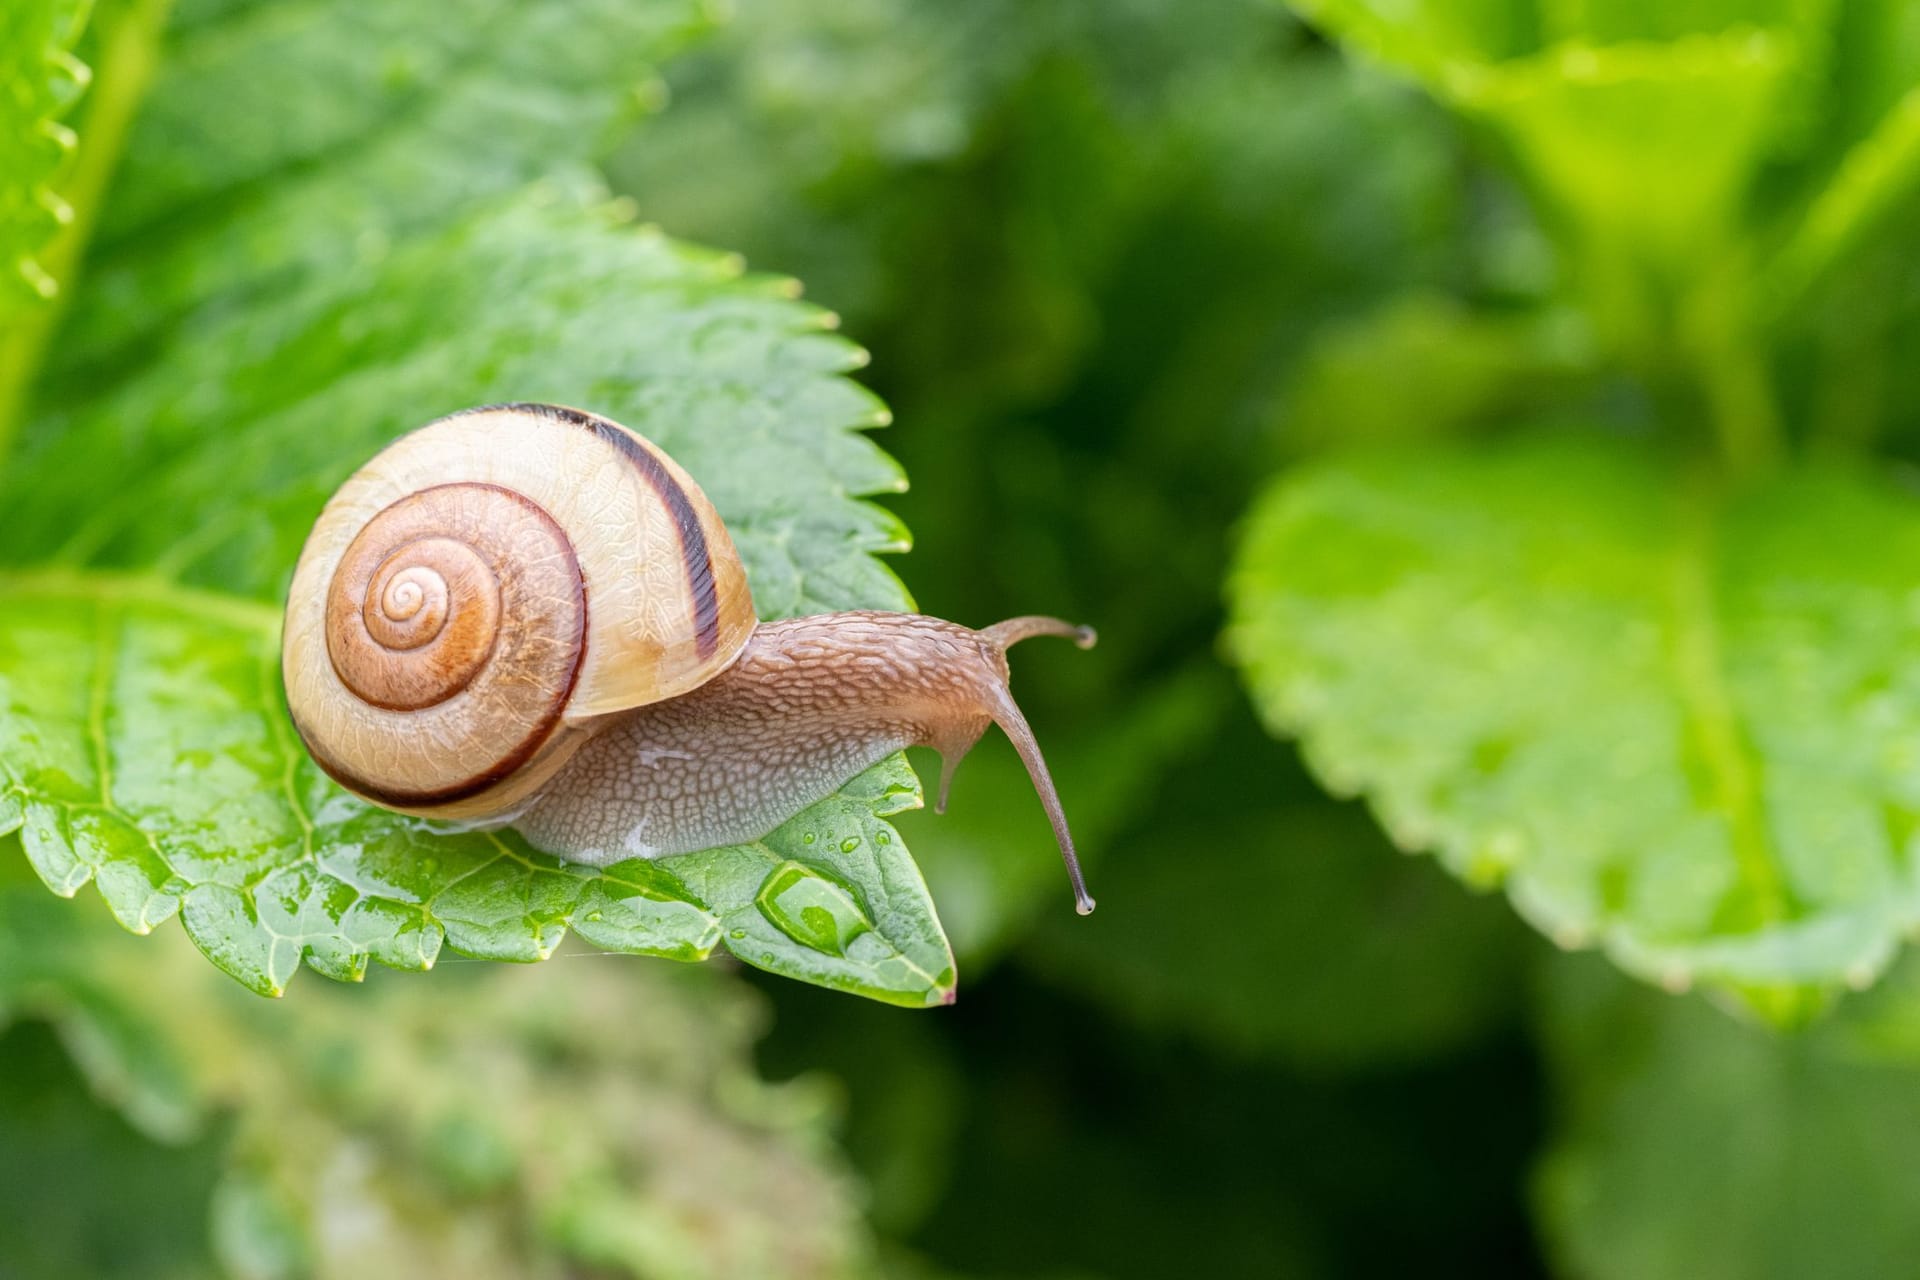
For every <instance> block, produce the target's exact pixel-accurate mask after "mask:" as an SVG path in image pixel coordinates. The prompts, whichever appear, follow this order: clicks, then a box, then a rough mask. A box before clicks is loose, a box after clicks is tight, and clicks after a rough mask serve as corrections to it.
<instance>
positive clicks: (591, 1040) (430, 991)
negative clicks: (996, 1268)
mask: <svg viewBox="0 0 1920 1280" xmlns="http://www.w3.org/2000/svg"><path fill="white" fill-rule="evenodd" d="M8 843H11V842H8ZM5 852H6V854H7V856H8V857H12V856H13V853H12V850H11V849H8V850H5ZM28 943H31V944H32V945H31V946H29V945H27V944H28ZM572 959H574V960H576V961H577V963H572V964H557V963H556V964H554V965H544V966H538V967H534V968H499V967H492V966H488V967H484V968H476V969H469V970H468V971H466V972H464V973H461V974H447V975H443V976H442V977H440V978H438V979H436V980H435V981H432V982H424V981H421V980H417V979H407V978H402V977H397V976H393V977H389V978H387V979H385V980H382V981H380V982H377V983H375V984H372V985H371V987H370V988H369V989H366V990H356V991H352V992H344V991H315V992H312V993H309V996H308V998H306V999H302V1000H299V1001H288V1002H284V1003H279V1004H272V1003H268V1002H265V1001H257V1000H252V999H250V998H248V997H247V996H245V995H244V994H242V993H240V992H239V990H238V988H235V987H234V986H233V985H232V984H231V983H228V982H226V981H225V980H224V979H222V978H220V977H218V976H217V975H215V974H214V973H213V971H212V970H210V969H208V968H207V967H206V965H205V964H203V963H201V962H200V960H199V959H198V958H197V957H196V956H194V955H193V953H192V951H191V950H190V949H189V948H188V947H187V946H186V945H185V944H184V943H183V942H181V941H180V940H179V938H178V937H177V935H175V936H169V937H166V938H163V939H150V940H144V941H135V940H133V939H131V938H128V937H126V936H125V935H123V934H120V933H119V931H118V930H115V929H114V928H112V926H111V925H109V924H107V922H106V920H105V919H104V916H103V915H102V914H101V913H98V911H97V908H95V906H94V905H93V904H90V903H89V904H84V905H81V906H77V907H74V906H67V905H65V904H54V903H53V902H52V901H51V900H50V899H48V898H47V897H46V896H45V895H44V894H42V893H40V892H39V891H37V890H35V889H32V888H30V887H25V886H18V885H6V886H3V887H0V1019H4V1018H5V1017H6V1016H7V1015H8V1014H11V1015H13V1016H14V1017H24V1016H31V1017H36V1018H41V1019H45V1020H47V1021H49V1022H50V1023H51V1024H52V1026H53V1027H54V1028H55V1029H56V1031H57V1032H58V1033H59V1034H60V1037H61V1039H62V1040H63V1042H65V1043H66V1044H67V1045H68V1046H69V1048H70V1049H74V1048H76V1047H80V1046H85V1045H87V1044H89V1043H90V1042H92V1041H93V1040H94V1039H96V1038H97V1036H96V1032H95V1030H94V1028H96V1027H97V1026H99V1025H100V1024H101V1023H102V1022H107V1023H111V1024H112V1025H113V1026H114V1027H115V1028H116V1033H115V1035H114V1036H113V1038H112V1047H113V1048H114V1049H115V1050H117V1051H118V1053H117V1056H116V1053H99V1052H94V1053H84V1052H76V1053H75V1058H76V1062H77V1065H79V1066H80V1067H81V1068H82V1071H83V1074H84V1075H85V1076H86V1078H87V1080H88V1082H89V1084H90V1085H91V1086H92V1087H93V1089H94V1091H95V1092H96V1094H98V1095H100V1096H101V1098H102V1100H103V1101H106V1102H108V1103H109V1104H110V1105H113V1106H116V1107H119V1108H120V1109H121V1110H122V1111H123V1112H124V1113H125V1114H126V1115H127V1116H128V1118H129V1119H132V1120H133V1121H134V1122H135V1124H136V1125H137V1126H138V1127H140V1128H141V1129H143V1130H145V1131H146V1132H148V1133H149V1134H152V1135H153V1136H155V1137H157V1138H159V1139H160V1140H162V1141H164V1142H166V1143H168V1144H171V1145H178V1144H183V1143H189V1144H191V1145H190V1146H189V1147H188V1150H187V1152H186V1153H183V1154H184V1155H185V1157H186V1158H185V1159H183V1160H182V1163H181V1167H180V1173H181V1174H185V1173H188V1172H190V1171H193V1172H197V1171H198V1169H199V1167H201V1166H203V1165H204V1164H205V1163H206V1157H207V1156H208V1155H209V1154H212V1155H214V1156H215V1157H216V1159H217V1162H218V1165H219V1170H218V1185H217V1186H216V1187H214V1188H213V1189H212V1191H211V1194H210V1196H209V1194H208V1192H207V1190H206V1189H205V1183H204V1182H203V1181H201V1179H200V1178H192V1179H189V1180H186V1186H185V1187H183V1191H185V1192H187V1194H192V1193H193V1192H195V1191H197V1192H198V1194H199V1195H200V1196H202V1197H203V1199H202V1201H201V1204H200V1206H199V1211H200V1213H201V1215H202V1219H201V1221H202V1224H203V1225H202V1231H203V1232H204V1233H205V1234H206V1235H207V1236H210V1238H211V1244H212V1247H213V1250H214V1252H215V1253H216V1254H217V1255H218V1257H219V1258H220V1260H221V1261H222V1262H223V1263H224V1264H225V1268H226V1270H227V1271H228V1273H230V1274H235V1275H258V1274H284V1273H286V1271H287V1269H288V1268H289V1267H291V1268H292V1269H293V1270H294V1271H296V1272H298V1273H301V1274H312V1275H317V1276H338V1275H351V1274H368V1273H385V1272H386V1271H387V1270H388V1269H390V1268H392V1267H395V1266H400V1267H404V1268H406V1269H409V1270H413V1271H417V1272H419V1273H421V1274H442V1273H444V1272H446V1271H447V1270H448V1269H449V1268H450V1267H452V1268H455V1269H457V1270H459V1271H460V1272H461V1273H462V1274H467V1275H475V1276H482V1277H492V1276H501V1277H506V1276H527V1275H545V1274H554V1273H558V1272H561V1271H568V1270H581V1269H591V1270H592V1271H594V1272H595V1274H609V1275H636V1276H660V1275H673V1276H684V1277H689V1278H690V1280H703V1278H705V1277H715V1278H718V1277H725V1276H741V1275H752V1276H768V1277H787V1276H793V1277H799V1276H821V1275H833V1276H841V1275H846V1276H860V1275H864V1274H868V1264H869V1256H870V1249H871V1243H870V1241H869V1240H868V1239H867V1233H866V1231H865V1228H864V1227H863V1225H862V1224H861V1222H860V1217H859V1211H858V1206H857V1203H856V1194H857V1192H856V1187H855V1185H854V1183H853V1181H852V1179H851V1178H850V1177H849V1176H848V1174H847V1172H846V1170H845V1169H844V1168H842V1167H841V1166H840V1164H839V1162H838V1161H837V1160H836V1159H835V1158H834V1157H833V1156H832V1155H831V1148H830V1146H829V1145H828V1142H827V1135H826V1133H825V1124H826V1120H827V1117H828V1098H827V1096H826V1095H825V1093H824V1092H823V1090H822V1089H821V1086H820V1085H819V1084H818V1083H817V1082H814V1081H799V1082H793V1083H787V1084H778V1085H775V1084H768V1083H766V1082H764V1081H762V1080H760V1079H759V1078H757V1077H756V1076H755V1074H754V1072H753V1069H752V1065H751V1063H752V1059H751V1051H752V1045H753V1041H754V1040H755V1039H757V1038H758V1034H759V1032H760V1030H761V1028H762V1027H763V1026H764V1023H765V1017H764V1013H763V1012H762V1011H761V1009H760V1007H759V1005H758V1004H757V1003H756V1002H755V1001H754V999H753V998H752V993H751V992H749V991H747V990H746V989H745V988H744V987H743V985H742V984H740V983H739V982H738V981H736V980H734V979H731V978H728V977H726V976H725V975H722V974H719V973H714V972H701V971H696V970H688V969H680V968H672V967H667V966H656V965H633V964H622V963H619V962H618V961H617V960H610V958H608V957H604V956H594V955H591V954H581V955H575V956H573V957H572ZM16 960H17V961H18V963H15V961H16ZM15 1034H16V1035H17V1034H18V1033H17V1032H16V1033H15ZM17 1069H18V1066H17V1064H16V1063H15V1061H14V1060H13V1058H12V1057H10V1056H9V1057H8V1058H7V1059H6V1062H5V1065H4V1066H3V1067H0V1083H4V1085H5V1086H6V1088H4V1089H0V1094H10V1093H11V1092H12V1091H13V1089H14V1088H16V1087H19V1085H20V1084H21V1083H22V1082H21V1081H20V1080H19V1079H18V1077H17V1076H16V1075H15V1072H16V1070H17ZM130 1076H131V1077H135V1078H138V1077H146V1078H147V1083H146V1085H145V1086H144V1087H145V1089H146V1091H148V1092H153V1091H155V1090H157V1089H161V1088H170V1089H172V1090H174V1091H175V1092H177V1093H178V1094H180V1095H181V1097H182V1100H183V1102H184V1103H185V1105H186V1108H187V1111H186V1115H187V1119H188V1123H187V1124H186V1125H185V1126H184V1127H183V1126H169V1127H166V1128H164V1129H163V1130H161V1131H159V1132H155V1131H154V1129H153V1128H152V1127H151V1126H150V1125H149V1124H148V1123H147V1119H148V1117H147V1116H146V1115H145V1113H143V1112H141V1111H140V1110H138V1109H131V1108H128V1107H126V1106H125V1105H124V1101H125V1100H124V1098H123V1096H122V1095H121V1093H120V1092H119V1083H120V1082H121V1081H122V1080H125V1079H127V1078H129V1077H130ZM423 1082H427V1083H428V1086H430V1087H423ZM502 1099H512V1100H513V1105H511V1106H502V1105H501V1102H502ZM583 1110H584V1111H585V1112H586V1113H588V1114H591V1115H592V1116H593V1117H594V1122H593V1123H592V1124H590V1125H586V1126H584V1127H583V1126H582V1124H581V1121H580V1116H581V1114H582V1112H583ZM36 1136H37V1135H36V1134H35V1133H34V1132H33V1131H31V1130H28V1131H25V1132H21V1133H16V1132H15V1131H14V1130H13V1129H12V1128H9V1129H8V1130H7V1131H5V1132H4V1133H0V1167H6V1168H12V1167H14V1165H15V1162H16V1159H17V1158H21V1157H24V1156H26V1155H27V1154H29V1153H30V1152H32V1151H33V1150H34V1149H35V1148H34V1146H33V1145H32V1144H33V1141H34V1139H35V1137H36ZM210 1148H211V1150H209V1149H210ZM146 1166H158V1160H157V1159H156V1157H155V1155H154V1154H153V1153H151V1152H148V1153H145V1159H144V1163H143V1168H144V1167H146ZM65 1167H67V1164H66V1162H65V1161H54V1162H52V1163H51V1164H50V1165H49V1166H48V1167H47V1168H45V1169H43V1170H41V1176H43V1177H45V1178H47V1179H48V1181H49V1182H51V1183H52V1184H54V1188H55V1189H58V1190H63V1191H65V1192H66V1194H68V1195H73V1196H95V1195H98V1194H102V1193H104V1191H105V1190H106V1189H107V1188H108V1187H110V1186H112V1185H115V1183H116V1182H117V1180H109V1181H102V1182H96V1183H92V1184H88V1185H86V1186H76V1185H70V1184H65V1183H63V1181H62V1179H61V1178H60V1177H59V1172H60V1170H61V1169H63V1168H65ZM176 1176H179V1175H178V1174H177V1175H176ZM182 1199H183V1197H182V1196H181V1195H173V1196H170V1197H168V1198H167V1199H166V1200H164V1201H162V1202H161V1204H163V1205H164V1206H165V1208H166V1209H167V1210H169V1211H172V1212H174V1213H179V1212H181V1211H183V1210H185V1211H189V1212H190V1211H191V1210H192V1208H193V1207H194V1206H193V1205H192V1204H191V1203H185V1204H183V1203H182ZM153 1203H154V1202H153V1201H152V1200H151V1199H142V1200H139V1201H134V1202H131V1203H129V1204H127V1205H125V1206H124V1208H125V1209H126V1210H127V1216H128V1217H129V1218H132V1219H133V1220H134V1221H133V1224H132V1225H133V1226H134V1227H135V1228H136V1229H140V1228H142V1227H145V1226H146V1224H145V1223H144V1222H143V1221H142V1217H143V1215H142V1211H143V1210H146V1211H148V1212H151V1211H152V1210H150V1209H149V1208H148V1206H149V1205H152V1204H153ZM349 1218H350V1219H351V1220H352V1221H353V1222H354V1223H355V1228H354V1229H353V1230H350V1231H343V1230H340V1229H339V1224H340V1223H341V1222H343V1221H346V1220H348V1219H349ZM189 1221H191V1219H189ZM167 1225H169V1226H173V1227H175V1229H176V1234H177V1227H178V1224H177V1223H169V1224H167ZM4 1241H5V1234H4V1233H0V1243H4ZM58 1243H60V1242H58V1241H56V1245H57V1244H58ZM71 1247H72V1246H70V1245H69V1248H71ZM96 1251H97V1252H99V1251H100V1250H96ZM30 1256H31V1255H30ZM55 1257H56V1259H57V1258H58V1254H57V1253H55ZM8 1261H11V1259H0V1265H6V1263H7V1262H8ZM56 1265H57V1264H56ZM69 1265H71V1263H69Z"/></svg>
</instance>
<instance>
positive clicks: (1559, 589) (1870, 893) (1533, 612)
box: [1230, 437, 1920, 1019]
mask: <svg viewBox="0 0 1920 1280" xmlns="http://www.w3.org/2000/svg"><path fill="white" fill-rule="evenodd" d="M1868 549H1871V550H1870V551H1869V550H1868ZM1915 555H1920V509H1916V507H1915V505H1914V503H1913V501H1912V499H1911V498H1910V497H1909V496H1908V495H1907V494H1906V493H1905V492H1904V491H1902V490H1901V489H1899V488H1897V487H1895V486H1893V485H1891V484H1889V483H1887V482H1886V481H1884V480H1881V479H1878V478H1876V477H1874V476H1872V475H1870V474H1867V473H1864V472H1860V471H1854V470H1847V469H1839V468H1832V469H1827V468H1821V469H1809V470H1806V471H1802V472H1798V473H1790V474H1786V475H1783V476H1781V477H1780V478H1779V479H1777V480H1775V481H1773V482H1771V483H1768V484H1765V485H1760V486H1757V487H1755V488H1752V489H1748V490H1739V491H1728V490H1723V489H1721V488H1718V487H1716V485H1715V483H1714V482H1713V481H1712V480H1711V479H1709V478H1708V477H1707V476H1706V475H1705V474H1703V473H1696V472H1693V471H1691V470H1689V469H1688V468H1687V467H1685V466H1683V465H1680V464H1678V463H1677V462H1675V461H1673V460H1672V459H1669V458H1667V457H1665V456H1663V455H1659V454H1656V453H1654V452H1651V451H1647V450H1642V449H1640V448H1638V447H1634V446H1629V445H1626V444H1623V443H1617V442H1616V443H1611V444H1610V443H1607V442H1605V441H1602V440H1594V441H1590V442H1588V443H1584V444H1581V443H1576V442H1574V441H1573V440H1570V439H1561V438H1554V437H1546V438H1544V439H1541V440H1538V441H1535V442H1532V443H1526V444H1518V445H1512V446H1508V447H1504V448H1500V449H1492V450H1487V451H1484V452H1474V453H1456V454H1438V453H1434V454H1418V453H1412V454H1405V455H1399V456H1378V457H1374V458H1370V459H1355V460H1351V461H1346V462H1340V463H1330V464H1327V465H1322V466H1317V467H1313V468H1309V469H1305V470H1303V471H1301V472H1299V473H1296V474H1294V475H1292V476H1289V477H1287V478H1285V479H1283V480H1282V481H1280V482H1279V483H1278V484H1276V485H1275V487H1274V488H1273V490H1272V491H1271V492H1270V493H1269V494H1268V495H1267V497H1266V498H1265V499H1264V500H1263V501H1262V502H1261V504H1260V505H1259V507H1258V510H1257V512H1256V514H1255V515H1254V517H1253V519H1252V523H1251V527H1250V528H1249V530H1248V533H1247V537H1246V541H1245V544H1244V546H1243V548H1242V550H1241V553H1240V557H1239V561H1238V564H1237V567H1236V569H1235V572H1234V574H1233V577H1232V582H1231V587H1230V594H1231V598H1232V603H1233V623H1232V631H1231V636H1230V641H1231V645H1232V649H1233V651H1234V653H1235V655H1236V656H1237V657H1238V659H1239V661H1240V662H1241V663H1242V665H1243V666H1244V667H1245V670H1246V675H1247V679H1248V681H1249V683H1250V684H1251V686H1252V688H1253V691H1254V694H1255V697H1256V700H1257V701H1258V702H1259V704H1260V706H1261V707H1262V709H1263V711H1264V712H1265V714H1266V716H1267V718H1268V720H1269V722H1270V723H1271V725H1272V726H1273V727H1274V728H1275V729H1277V730H1280V731H1283V732H1288V733H1297V734H1299V735H1301V737H1302V739H1303V744H1304V747H1305V751H1306V754H1307V758H1308V761H1309V763H1310V764H1311V765H1312V766H1313V768H1314V770H1315V772H1316V773H1318V774H1319V775H1320V777H1321V778H1322V779H1323V780H1324V781H1325V782H1326V783H1327V784H1328V785H1329V786H1330V787H1332V788H1333V789H1334V790H1336V791H1339V792H1343V793H1352V792H1364V793H1366V794H1367V796H1368V797H1369V798H1370V799H1371V800H1372V802H1373V804H1374V807H1375V809H1376V811H1377V812H1378V813H1379V815H1380V817H1381V818H1382V820H1383V822H1384V823H1385V825H1386V827H1387V829H1388V831H1389V832H1390V833H1392V834H1393V836H1394V837H1395V839H1396V840H1397V842H1398V843H1400V844H1401V845H1402V846H1403V847H1406V848H1409V849H1417V848H1431V849H1433V850H1435V851H1436V852H1437V853H1438V854H1439V856H1440V857H1441V859H1442V861H1443V862H1444V863H1445V864H1446V866H1447V867H1448V868H1449V869H1450V870H1452V871H1453V872H1454V873H1455V874H1457V875H1460V876H1462V877H1463V878H1465V879H1467V880H1468V881H1469V882H1471V883H1473V884H1476V885H1487V884H1492V883H1496V882H1502V881H1504V883H1505V884H1506V886H1507V889H1508V892H1509V894H1510V895H1511V897H1512V898H1513V900H1514V903H1515V905H1516V906H1517V907H1518V908H1519V909H1520V911H1521V913H1522V914H1523V915H1525V916H1526V917H1527V918H1528V919H1529V920H1531V921H1532V922H1533V923H1534V924H1535V925H1536V926H1537V927H1539V928H1540V929H1541V930H1542V931H1544V932H1545V933H1547V934H1548V936H1550V937H1552V938H1553V939H1555V940H1556V941H1558V942H1560V943H1561V944H1562V945H1566V946H1576V945H1583V944H1587V943H1592V942H1595V941H1597V942H1599V943H1601V944H1602V945H1604V946H1605V948H1606V949H1607V951H1608V953H1609V954H1610V955H1612V956H1613V957H1614V958H1615V959H1616V960H1617V961H1619V962H1620V963H1621V964H1622V965H1624V966H1625V967H1626V968H1628V969H1629V970H1631V971H1632V972H1634V973H1637V974H1641V975H1644V976H1646V977H1649V978H1653V979H1656V980H1658V981H1660V982H1663V983H1666V984H1668V985H1672V986H1683V985H1685V984H1687V983H1689V982H1692V981H1695V980H1699V981H1704V982H1709V983H1714V984H1724V985H1727V986H1730V987H1732V988H1734V989H1736V990H1737V991H1739V992H1740V993H1741V994H1743V995H1744V996H1745V997H1746V998H1747V999H1748V1000H1749V1001H1750V1002H1751V1003H1753V1004H1754V1005H1755V1006H1756V1007H1758V1008H1759V1009H1761V1010H1762V1011H1763V1012H1765V1013H1767V1014H1768V1015H1769V1016H1772V1017H1775V1018H1779V1019H1790V1018H1792V1017H1794V1016H1796V1015H1797V1014H1799V1013H1801V1012H1804V1011H1805V1010H1806V1009H1808V1008H1809V1007H1811V1006H1813V1005H1815V1004H1817V1003H1819V1002H1820V1000H1821V999H1822V994H1823V993H1825V992H1828V991H1830V990H1832V989H1833V988H1835V987H1837V986H1838V985H1840V984H1842V983H1850V984H1853V985H1863V984H1866V983H1868V982H1871V981H1872V980H1873V978H1874V977H1875V976H1876V975H1877V974H1878V973H1879V972H1880V971H1881V970H1882V969H1884V968H1885V967H1886V965H1887V963H1888V962H1889V961H1890V960H1891V958H1892V956H1893V954H1894V952H1895V950H1896V949H1897V947H1898V945H1899V941H1900V939H1901V938H1902V937H1903V936H1905V935H1906V934H1907V933H1908V932H1909V931H1910V930H1912V929H1913V927H1914V925H1915V923H1916V921H1920V879H1917V878H1916V875H1915V872H1914V865H1915V864H1914V855H1915V851H1916V848H1917V847H1920V846H1916V844H1915V836H1916V832H1920V825H1917V824H1916V817H1917V816H1920V793H1917V792H1916V790H1915V787H1914V783H1913V776H1914V774H1913V768H1912V761H1913V751H1914V745H1913V744H1914V743H1915V742H1916V741H1920V688H1916V686H1915V685H1914V684H1913V681H1912V676H1911V664H1910V663H1909V662H1908V661H1907V658H1908V656H1909V655H1910V653H1911V651H1912V647H1913V645H1914V642H1915V640H1916V638H1920V637H1917V634H1916V633H1920V612H1916V610H1915V608H1914V605H1913V600H1912V584H1911V581H1910V577H1909V574H1908V566H1909V565H1910V564H1911V563H1912V562H1913V559H1912V557H1913V556H1915Z"/></svg>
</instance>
